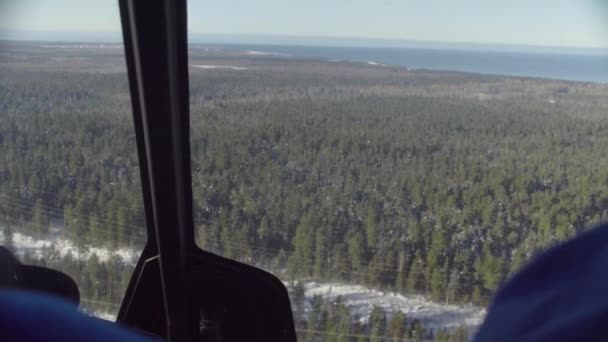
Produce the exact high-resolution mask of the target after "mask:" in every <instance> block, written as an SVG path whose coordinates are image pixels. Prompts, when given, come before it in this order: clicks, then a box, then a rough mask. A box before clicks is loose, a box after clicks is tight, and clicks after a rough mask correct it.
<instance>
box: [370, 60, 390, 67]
mask: <svg viewBox="0 0 608 342" xmlns="http://www.w3.org/2000/svg"><path fill="white" fill-rule="evenodd" d="M367 64H369V65H375V66H381V67H387V66H388V65H386V64H382V63H378V62H374V61H369V62H367Z"/></svg>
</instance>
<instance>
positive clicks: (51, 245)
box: [0, 233, 485, 330]
mask: <svg viewBox="0 0 608 342" xmlns="http://www.w3.org/2000/svg"><path fill="white" fill-rule="evenodd" d="M0 242H4V236H3V235H2V234H1V233H0ZM13 246H14V247H15V249H16V251H17V254H18V255H21V256H22V255H23V254H25V252H26V251H27V252H28V253H29V254H30V256H33V257H42V253H43V251H45V250H46V251H49V250H50V251H52V252H54V253H57V254H58V255H60V256H62V257H63V256H66V255H68V254H71V256H72V257H73V258H76V259H80V260H87V259H89V258H90V257H91V256H92V255H96V256H97V258H99V260H100V261H108V260H109V259H110V258H112V257H113V256H119V257H120V258H121V259H122V260H123V262H125V263H130V264H135V262H137V258H138V256H139V253H138V251H136V250H134V249H129V248H119V249H116V250H110V249H108V248H104V247H92V246H87V247H84V248H80V249H79V248H78V247H77V246H76V245H75V244H74V243H73V242H72V241H70V240H69V239H65V238H61V237H55V238H47V239H35V238H33V237H32V236H28V235H24V234H21V233H14V234H13ZM286 284H287V285H288V283H287V282H286ZM304 295H305V298H306V303H305V310H307V311H309V310H311V300H312V299H313V298H314V297H315V296H321V297H322V298H323V299H325V300H331V301H334V300H337V299H338V298H341V299H342V301H343V303H344V304H345V305H346V306H347V307H348V308H349V309H350V311H351V313H352V314H353V316H354V317H355V318H356V319H358V320H360V321H361V322H365V321H367V319H369V315H370V312H371V310H372V309H373V307H374V306H378V307H381V308H382V309H384V310H385V311H386V312H387V313H388V314H389V315H390V314H391V313H394V312H397V311H401V312H403V313H404V314H405V316H406V319H408V320H419V321H420V322H421V323H422V324H424V326H425V327H426V328H427V329H433V330H435V329H443V328H447V329H451V328H456V327H460V326H467V327H469V328H470V329H475V328H476V327H477V326H479V325H480V324H481V321H482V320H483V318H484V316H485V310H484V309H482V308H479V307H474V306H470V305H447V304H441V303H437V302H433V301H431V300H429V299H428V298H425V297H423V296H417V295H401V294H397V293H394V292H385V291H380V290H375V289H369V288H366V287H364V286H361V285H349V284H343V283H318V282H313V281H309V282H306V283H304ZM94 314H95V315H96V316H103V317H102V318H104V319H113V316H112V315H111V314H107V313H94Z"/></svg>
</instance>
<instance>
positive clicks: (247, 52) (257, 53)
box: [245, 50, 289, 56]
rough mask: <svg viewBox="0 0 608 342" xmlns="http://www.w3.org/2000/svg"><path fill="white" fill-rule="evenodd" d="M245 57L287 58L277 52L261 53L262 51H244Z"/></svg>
mask: <svg viewBox="0 0 608 342" xmlns="http://www.w3.org/2000/svg"><path fill="white" fill-rule="evenodd" d="M245 54H246V55H251V56H289V55H288V54H284V53H278V52H263V51H255V50H247V51H245Z"/></svg>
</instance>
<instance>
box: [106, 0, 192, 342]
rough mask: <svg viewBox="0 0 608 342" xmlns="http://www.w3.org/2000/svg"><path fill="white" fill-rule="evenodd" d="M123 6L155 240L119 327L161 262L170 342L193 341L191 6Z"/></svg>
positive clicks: (137, 2) (181, 1) (140, 2)
mask: <svg viewBox="0 0 608 342" xmlns="http://www.w3.org/2000/svg"><path fill="white" fill-rule="evenodd" d="M119 6H120V14H121V21H122V27H123V39H124V44H125V55H126V59H127V68H128V74H129V86H130V91H131V101H132V106H133V119H134V123H135V133H136V138H137V148H138V155H139V164H140V172H141V180H142V188H143V196H144V208H145V213H146V225H147V230H148V242H147V244H146V246H145V248H144V251H143V253H142V256H141V258H140V260H139V262H138V264H137V267H136V270H135V273H134V275H133V277H132V279H131V282H130V284H129V288H128V289H127V293H126V294H125V299H124V300H123V305H122V306H121V310H120V312H119V315H118V322H121V321H124V320H125V319H127V315H128V313H129V309H130V307H131V304H132V302H133V300H134V298H135V296H136V293H137V292H138V285H139V286H140V285H141V284H138V280H139V279H140V278H142V277H143V271H144V270H145V267H144V266H145V265H146V263H149V262H150V261H154V260H156V261H157V262H158V264H159V266H160V268H159V269H160V272H159V273H160V282H161V285H162V299H163V302H162V304H163V305H162V308H163V309H164V317H165V321H166V330H164V331H165V334H166V337H167V338H168V340H169V341H191V340H194V339H195V338H196V336H197V333H198V315H197V314H196V310H197V309H198V308H195V307H193V304H192V300H191V299H192V291H191V290H190V288H189V283H190V282H189V281H188V280H189V266H190V265H189V258H188V255H189V254H190V253H191V252H192V251H193V250H194V249H195V248H196V247H195V242H194V229H193V215H192V185H191V184H192V183H191V173H190V172H191V171H190V170H191V168H190V136H189V133H190V132H189V131H190V126H189V103H188V101H189V99H188V97H189V89H188V60H187V58H188V56H187V53H188V51H187V43H188V42H187V15H186V0H119ZM151 56H153V57H151ZM149 268H150V267H148V269H149Z"/></svg>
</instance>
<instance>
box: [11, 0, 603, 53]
mask: <svg viewBox="0 0 608 342" xmlns="http://www.w3.org/2000/svg"><path fill="white" fill-rule="evenodd" d="M189 30H190V32H191V33H192V35H193V36H195V34H199V35H196V36H197V37H203V38H202V39H203V40H204V36H205V35H204V34H214V35H217V36H232V37H233V38H232V39H235V38H234V37H235V36H239V35H243V34H246V35H254V36H291V37H304V36H312V37H333V38H345V37H347V38H370V39H389V40H423V41H441V42H470V43H483V44H488V43H501V44H516V45H547V46H573V47H599V48H608V1H606V0H509V1H500V0H411V1H407V0H401V1H397V0H395V1H392V0H366V1H364V0H307V1H292V0H247V1H245V0H223V1H205V0H191V1H189ZM119 32H120V21H119V16H118V6H117V2H116V1H115V0H0V37H2V38H20V39H41V40H45V39H56V40H113V39H119V37H120V35H119ZM269 39H271V38H269ZM312 42H314V40H312Z"/></svg>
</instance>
